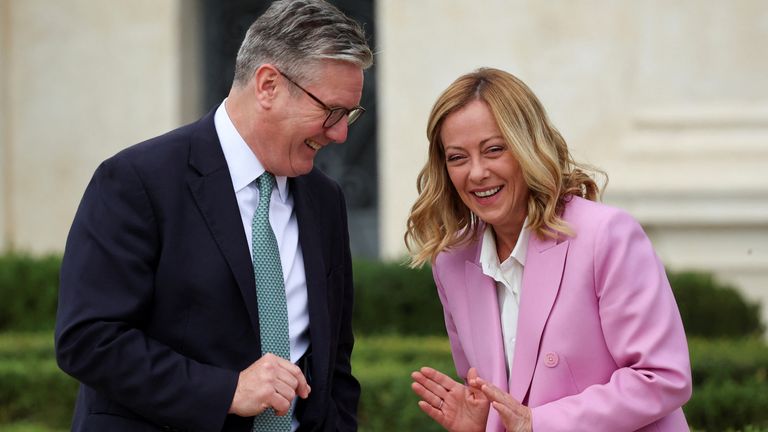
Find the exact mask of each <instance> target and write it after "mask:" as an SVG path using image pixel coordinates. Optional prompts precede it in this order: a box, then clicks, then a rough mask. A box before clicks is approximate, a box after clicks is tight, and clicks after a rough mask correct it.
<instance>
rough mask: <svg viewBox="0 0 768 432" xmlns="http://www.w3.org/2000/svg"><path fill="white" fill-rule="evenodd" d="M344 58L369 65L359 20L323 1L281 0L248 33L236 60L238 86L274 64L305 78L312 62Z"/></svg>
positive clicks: (358, 63) (286, 71)
mask: <svg viewBox="0 0 768 432" xmlns="http://www.w3.org/2000/svg"><path fill="white" fill-rule="evenodd" d="M319 60H340V61H345V62H349V63H352V64H355V65H357V66H360V68H361V69H366V68H368V67H369V66H370V65H371V64H372V63H373V53H372V52H371V49H370V47H368V43H367V42H366V40H365V33H364V32H363V29H362V28H361V27H360V24H358V23H357V22H356V21H355V20H353V19H351V18H349V17H347V16H346V15H344V13H342V12H341V11H340V10H339V9H338V8H336V7H335V6H333V5H331V4H330V3H328V2H326V1H323V0H277V1H275V2H273V3H272V4H271V5H270V6H269V8H268V9H267V10H266V12H264V13H263V14H262V15H261V16H260V17H259V18H257V19H256V21H254V22H253V24H251V27H250V28H249V29H248V32H247V33H246V34H245V39H244V40H243V44H242V45H241V46H240V50H239V51H238V53H237V61H236V63H235V79H234V82H235V85H237V86H243V85H245V84H246V83H247V82H248V81H249V80H250V79H251V77H252V76H253V74H254V73H255V71H256V69H258V67H259V66H261V65H262V64H265V63H272V64H275V65H276V66H277V67H279V68H280V70H281V71H283V72H285V73H286V74H288V75H289V76H291V77H292V78H294V79H303V78H306V77H305V76H304V72H305V70H306V69H307V67H308V66H311V63H313V62H316V61H319Z"/></svg>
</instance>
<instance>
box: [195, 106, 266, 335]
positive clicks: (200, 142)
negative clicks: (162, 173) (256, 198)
mask: <svg viewBox="0 0 768 432" xmlns="http://www.w3.org/2000/svg"><path fill="white" fill-rule="evenodd" d="M189 165H190V166H191V167H192V168H193V169H194V170H195V171H196V172H197V174H198V175H197V176H193V177H191V178H190V179H189V180H188V185H189V189H190V191H191V192H192V196H193V197H194V199H195V202H196V203H197V206H198V208H199V209H200V213H201V214H202V215H203V218H204V219H205V222H206V224H207V225H208V228H209V229H210V231H211V234H212V235H213V238H214V239H215V240H216V244H217V245H218V247H219V250H220V251H221V253H222V255H223V256H224V258H225V260H226V261H227V264H228V265H229V268H230V270H231V271H232V274H233V275H234V277H235V280H236V281H237V286H238V288H239V289H240V293H241V294H242V296H243V301H244V302H245V307H246V308H247V310H248V316H249V317H250V319H251V326H252V327H253V330H254V332H255V333H256V334H257V335H258V334H259V313H258V305H257V303H256V282H255V280H254V277H253V264H252V263H251V261H250V254H249V253H248V242H247V241H246V239H245V236H244V235H243V223H242V221H241V220H240V210H239V207H238V205H237V199H236V198H235V193H234V190H233V189H232V178H231V176H230V175H229V169H228V168H227V162H226V159H225V158H224V153H223V152H222V150H221V144H220V143H219V139H218V135H217V134H216V128H215V127H214V124H213V111H212V112H210V113H208V115H206V116H205V117H203V118H202V119H201V120H200V121H199V122H198V130H197V131H196V133H195V134H194V135H193V137H192V140H191V144H190V157H189Z"/></svg>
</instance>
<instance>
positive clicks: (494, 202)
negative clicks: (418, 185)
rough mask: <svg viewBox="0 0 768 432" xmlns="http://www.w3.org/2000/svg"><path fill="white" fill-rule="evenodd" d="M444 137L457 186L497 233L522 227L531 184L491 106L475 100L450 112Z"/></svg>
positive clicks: (444, 144) (442, 134) (460, 192)
mask: <svg viewBox="0 0 768 432" xmlns="http://www.w3.org/2000/svg"><path fill="white" fill-rule="evenodd" d="M440 137H441V141H442V143H443V151H444V152H445V163H446V167H447V169H448V176H449V177H450V179H451V183H453V187H454V188H456V191H457V192H458V194H459V197H461V200H462V201H463V202H464V204H465V205H466V206H467V207H469V209H470V210H471V211H472V212H473V213H474V214H475V215H477V217H479V218H480V219H481V220H482V221H484V222H485V223H487V224H490V225H491V226H493V228H494V231H496V232H497V233H501V232H508V231H510V230H511V231H513V232H514V231H518V232H519V230H520V228H521V227H522V224H523V221H524V220H525V216H526V214H527V211H528V195H529V193H528V185H527V184H526V183H525V181H524V179H523V172H522V170H521V169H520V164H519V163H518V162H517V160H516V159H515V157H514V156H513V155H512V151H511V149H510V148H509V145H507V143H506V141H505V140H504V137H503V136H502V135H501V131H500V130H499V127H498V125H497V124H496V120H495V119H494V118H493V115H492V114H491V111H490V109H489V108H488V105H486V104H485V102H483V101H481V100H474V101H472V102H470V103H469V104H467V105H466V106H464V107H463V108H461V109H459V110H458V111H456V112H454V113H451V114H450V115H448V116H447V117H446V118H445V120H444V121H443V125H442V128H441V130H440Z"/></svg>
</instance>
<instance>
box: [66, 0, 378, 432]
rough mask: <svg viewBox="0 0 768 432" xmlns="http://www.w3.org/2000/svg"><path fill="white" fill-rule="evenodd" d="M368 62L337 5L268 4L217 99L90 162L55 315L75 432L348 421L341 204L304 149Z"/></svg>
mask: <svg viewBox="0 0 768 432" xmlns="http://www.w3.org/2000/svg"><path fill="white" fill-rule="evenodd" d="M371 62H372V54H371V51H370V49H369V47H368V46H367V44H366V41H365V36H364V34H363V32H362V30H361V29H360V27H359V25H358V24H357V23H355V22H354V21H353V20H351V19H349V18H348V17H346V16H344V15H343V14H342V13H341V12H340V11H339V10H338V9H336V8H335V7H333V6H331V5H329V4H328V3H326V2H324V1H320V0H298V1H282V0H281V1H276V2H274V3H273V4H272V5H271V6H270V7H269V9H268V10H267V11H266V12H265V13H264V14H263V15H262V16H261V17H259V18H258V19H257V20H256V21H255V22H254V23H253V25H252V26H251V28H250V29H249V30H248V33H247V35H246V37H245V40H244V41H243V44H242V46H241V48H240V51H239V52H238V55H237V62H236V72H235V79H234V84H233V86H232V89H231V91H230V94H229V96H228V97H227V99H225V101H224V103H222V104H221V105H220V106H219V107H218V109H216V110H215V111H214V112H211V113H209V114H208V115H206V116H205V117H203V118H202V119H201V120H199V121H197V122H196V123H193V124H191V125H188V126H184V127H182V128H180V129H177V130H175V131H172V132H169V133H167V134H165V135H162V136H160V137H156V138H153V139H151V140H149V141H146V142H144V143H141V144H138V145H136V146H133V147H130V148H128V149H126V150H124V151H122V152H120V153H118V154H117V155H115V156H114V157H112V158H110V159H108V160H106V161H105V162H104V163H102V165H101V166H100V167H99V168H98V169H97V170H96V173H95V174H94V176H93V179H92V180H91V182H90V184H89V185H88V188H87V189H86V191H85V194H84V196H83V200H82V202H81V204H80V207H79V209H78V211H77V214H76V216H75V220H74V223H73V225H72V229H71V231H70V234H69V238H68V240H67V246H66V250H65V253H64V260H63V263H62V270H61V291H60V296H59V310H58V316H57V325H56V356H57V360H58V362H59V365H60V367H61V368H62V369H63V370H64V371H65V372H67V373H68V374H70V375H72V376H73V377H75V378H77V379H78V380H79V381H80V382H81V386H80V391H79V394H78V398H77V406H76V408H75V415H74V419H73V427H72V428H73V430H76V431H154V430H189V431H221V430H223V431H250V430H252V429H253V430H259V431H262V430H264V431H272V430H281V431H289V430H302V431H304V430H319V431H335V430H343V431H351V430H356V428H357V424H356V410H357V402H358V398H359V393H360V387H359V384H358V382H357V381H356V380H355V378H354V377H353V376H352V375H351V367H350V355H351V351H352V346H353V336H352V330H351V313H352V294H353V293H352V273H351V263H350V253H349V240H348V233H347V220H346V209H345V204H344V199H343V196H342V193H341V190H340V189H339V187H338V185H337V184H336V183H334V182H333V181H332V180H330V179H329V178H327V177H326V176H325V175H323V174H322V173H320V172H319V171H318V170H316V169H314V168H313V159H314V157H315V154H316V153H317V152H318V151H320V150H321V149H322V148H323V147H325V146H326V145H328V144H330V143H334V142H336V143H341V142H343V141H344V140H345V139H346V137H347V128H348V126H349V124H350V123H351V122H353V121H354V120H355V119H356V118H357V117H358V116H359V115H360V114H362V113H363V112H364V110H363V109H362V108H360V107H359V106H358V103H359V101H360V97H361V94H362V87H363V70H364V69H365V68H367V67H368V66H370V64H371ZM272 183H274V185H273V184H272ZM275 240H276V244H275ZM270 242H271V243H270ZM270 250H271V251H272V252H269V251H270ZM278 250H279V251H278ZM270 265H271V266H270ZM265 269H266V270H265ZM276 287H277V288H276ZM270 290H272V291H270ZM285 324H287V325H285ZM273 329H274V330H273ZM281 344H282V345H281ZM272 347H282V348H274V349H273V348H272ZM281 351H284V352H282V353H280V352H281Z"/></svg>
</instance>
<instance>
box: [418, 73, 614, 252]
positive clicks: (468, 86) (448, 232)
mask: <svg viewBox="0 0 768 432" xmlns="http://www.w3.org/2000/svg"><path fill="white" fill-rule="evenodd" d="M474 100H481V101H483V102H484V103H486V104H487V106H488V108H489V109H490V111H491V113H492V115H493V116H494V118H495V120H496V123H497V124H498V126H499V130H500V131H501V134H502V136H503V137H504V140H505V141H506V143H507V145H508V146H509V148H510V149H511V151H512V153H513V155H514V157H515V159H517V161H518V163H519V164H520V169H521V170H522V171H523V178H524V179H525V182H526V183H527V185H528V189H529V191H530V194H529V199H528V227H529V229H530V230H531V231H532V232H534V233H535V234H536V235H538V236H540V237H542V238H543V237H551V238H557V237H559V236H560V235H567V236H572V235H573V234H574V233H573V231H572V230H571V228H570V227H569V226H568V225H567V224H566V223H565V221H563V220H562V218H561V215H562V212H563V208H564V206H565V202H566V201H567V199H568V197H569V196H573V195H576V196H580V197H583V198H586V199H589V200H592V201H597V200H598V199H599V198H600V196H599V195H600V188H599V187H598V185H597V183H596V181H595V179H594V176H595V175H598V174H599V175H601V176H602V177H603V179H604V182H607V176H605V173H603V172H602V171H600V170H597V169H595V168H593V167H590V166H587V165H584V164H580V163H577V162H576V161H574V160H573V157H572V156H571V153H570V152H569V151H568V146H567V145H566V143H565V140H564V139H563V137H562V136H561V135H560V133H559V132H558V131H557V129H555V127H554V126H553V125H552V123H550V121H549V118H548V117H547V113H546V111H545V110H544V107H543V106H542V105H541V102H539V100H538V99H537V98H536V96H535V95H534V94H533V92H532V91H531V90H530V89H529V88H528V86H526V85H525V84H524V83H523V82H522V81H520V80H519V79H517V78H516V77H515V76H513V75H512V74H510V73H507V72H504V71H502V70H498V69H492V68H481V69H478V70H477V71H475V72H472V73H468V74H466V75H462V76H461V77H459V78H458V79H457V80H456V81H454V82H453V83H452V84H451V85H450V86H448V88H447V89H446V90H445V91H444V92H443V93H442V94H441V95H440V97H439V98H438V99H437V101H436V102H435V105H434V106H433V107H432V112H431V113H430V116H429V122H428V125H427V138H428V139H429V155H428V160H427V163H426V164H425V165H424V168H423V169H422V170H421V172H420V173H419V176H418V178H417V180H416V187H417V189H418V193H419V197H418V198H417V199H416V202H415V203H414V204H413V207H412V208H411V213H410V215H409V216H408V225H407V227H408V228H407V231H406V233H405V245H406V247H407V248H408V251H409V252H410V266H411V267H419V266H421V265H423V264H424V263H426V262H434V260H435V258H437V255H438V254H439V253H440V252H442V251H444V250H447V249H450V248H452V247H455V246H458V245H463V244H466V243H467V242H470V241H472V240H475V239H477V238H478V235H479V232H478V231H479V230H478V229H477V227H478V225H479V223H480V221H479V220H478V218H477V216H476V215H474V214H473V213H472V212H471V211H470V210H469V209H468V208H467V206H466V205H464V203H463V202H462V201H461V198H460V197H459V194H458V192H456V189H455V188H454V187H453V184H452V183H451V180H450V178H449V177H448V170H447V168H446V161H445V153H444V150H443V143H442V141H441V137H440V132H441V128H442V125H443V122H444V121H445V119H446V117H448V116H449V115H450V114H452V113H454V112H456V111H458V110H459V109H461V108H463V107H464V106H466V105H467V104H469V103H470V102H472V101H474Z"/></svg>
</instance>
